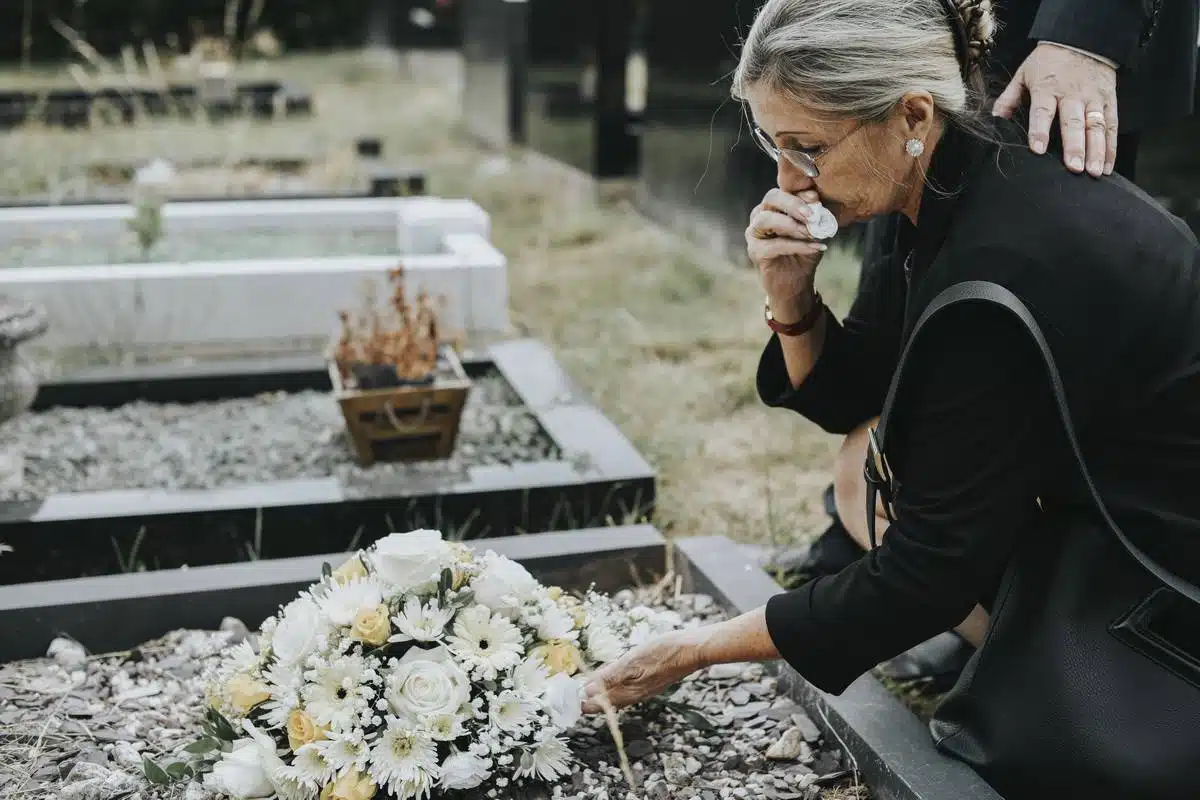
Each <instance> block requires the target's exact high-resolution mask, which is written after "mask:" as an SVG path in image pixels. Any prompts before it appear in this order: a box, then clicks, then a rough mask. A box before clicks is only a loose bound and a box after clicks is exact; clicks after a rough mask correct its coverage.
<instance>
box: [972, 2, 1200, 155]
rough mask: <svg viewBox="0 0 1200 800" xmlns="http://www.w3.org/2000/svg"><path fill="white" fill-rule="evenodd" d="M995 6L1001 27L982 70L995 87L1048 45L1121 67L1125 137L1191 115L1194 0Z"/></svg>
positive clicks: (1198, 9)
mask: <svg viewBox="0 0 1200 800" xmlns="http://www.w3.org/2000/svg"><path fill="white" fill-rule="evenodd" d="M993 6H994V8H995V9H996V14H997V17H998V18H999V20H1000V23H1001V27H1000V30H999V32H998V33H997V34H996V48H995V50H993V53H992V58H991V59H990V64H989V67H988V72H989V74H990V77H991V81H992V83H993V84H994V88H995V87H999V88H1000V89H1002V88H1003V86H1004V84H1005V83H1007V81H1008V79H1009V78H1010V77H1011V76H1012V74H1013V72H1015V71H1016V69H1017V67H1019V66H1020V65H1021V62H1022V61H1023V60H1024V59H1025V57H1026V56H1027V55H1029V53H1030V52H1031V51H1032V50H1033V47H1034V46H1035V45H1036V44H1037V42H1038V41H1052V42H1058V43H1059V44H1066V45H1071V46H1073V47H1079V48H1082V49H1084V50H1088V51H1089V52H1092V53H1096V54H1098V55H1101V56H1104V57H1105V58H1110V59H1112V60H1113V61H1115V62H1117V64H1118V65H1120V66H1121V70H1120V72H1119V73H1118V76H1117V108H1118V109H1119V114H1120V120H1121V131H1122V132H1123V133H1134V132H1137V131H1140V130H1142V129H1144V128H1149V127H1157V126H1161V125H1163V124H1164V123H1166V122H1169V121H1170V120H1172V119H1175V118H1177V117H1181V116H1186V115H1188V114H1190V113H1191V112H1192V110H1193V103H1194V96H1195V91H1196V57H1197V42H1196V36H1197V25H1198V22H1197V20H1198V17H1200V2H1198V0H998V2H995V3H993Z"/></svg>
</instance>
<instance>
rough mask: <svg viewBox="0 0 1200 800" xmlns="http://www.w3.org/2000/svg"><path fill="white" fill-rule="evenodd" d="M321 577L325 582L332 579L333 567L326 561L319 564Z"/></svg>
mask: <svg viewBox="0 0 1200 800" xmlns="http://www.w3.org/2000/svg"><path fill="white" fill-rule="evenodd" d="M321 577H322V578H325V579H327V580H328V579H330V578H332V577H333V567H332V566H331V565H330V563H329V562H328V561H326V562H325V563H323V564H321Z"/></svg>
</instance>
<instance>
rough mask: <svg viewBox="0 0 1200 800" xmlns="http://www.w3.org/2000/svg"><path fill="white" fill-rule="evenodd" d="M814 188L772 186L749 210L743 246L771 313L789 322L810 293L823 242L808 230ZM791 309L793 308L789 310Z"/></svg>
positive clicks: (782, 320) (824, 249) (816, 197)
mask: <svg viewBox="0 0 1200 800" xmlns="http://www.w3.org/2000/svg"><path fill="white" fill-rule="evenodd" d="M819 199H820V198H819V197H818V196H817V193H816V192H815V191H811V190H809V191H805V192H801V193H799V194H789V193H787V192H785V191H783V190H782V189H779V188H775V189H772V190H771V191H769V192H767V193H766V195H765V196H764V197H763V201H762V202H761V203H759V204H758V205H757V206H755V207H754V210H753V211H751V212H750V224H749V226H747V228H746V252H747V253H748V254H749V256H750V260H751V261H753V262H754V265H755V266H757V267H758V272H759V276H760V278H761V280H762V285H763V289H764V290H765V292H766V294H767V297H768V298H769V299H770V302H771V308H772V310H773V312H774V314H775V317H776V319H779V320H780V321H781V322H793V321H794V320H793V319H789V318H788V317H790V316H795V317H796V318H799V317H800V316H802V315H803V311H804V310H805V308H806V303H807V302H808V301H809V299H810V298H811V296H812V291H813V279H814V277H815V275H816V271H817V265H818V264H820V263H821V256H822V255H824V253H825V251H826V249H827V247H826V245H825V244H824V243H822V242H819V241H816V240H814V239H813V238H812V236H811V235H810V234H809V232H808V226H807V224H806V222H807V220H808V216H809V210H808V204H809V203H816V202H818V201H819ZM792 309H797V312H796V313H795V314H792V311H791V310H792Z"/></svg>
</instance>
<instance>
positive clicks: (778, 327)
mask: <svg viewBox="0 0 1200 800" xmlns="http://www.w3.org/2000/svg"><path fill="white" fill-rule="evenodd" d="M824 312H825V303H824V301H823V300H821V293H820V292H814V293H813V302H812V305H811V306H810V307H809V309H808V313H806V314H805V315H804V316H803V317H801V318H800V319H798V320H797V321H795V322H792V323H787V324H785V323H783V322H780V321H779V320H777V319H775V317H774V315H772V314H771V301H770V298H768V299H767V301H766V302H765V303H764V304H763V316H764V317H766V320H767V327H768V328H770V329H771V330H773V331H775V333H777V334H779V335H780V336H803V335H804V334H806V333H808V332H809V331H811V330H812V329H813V328H815V327H816V326H817V322H819V321H820V319H821V315H822V314H823V313H824Z"/></svg>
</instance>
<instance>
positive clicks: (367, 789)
mask: <svg viewBox="0 0 1200 800" xmlns="http://www.w3.org/2000/svg"><path fill="white" fill-rule="evenodd" d="M377 791H378V787H376V786H375V784H374V783H372V782H371V779H370V778H369V777H367V776H366V775H361V774H359V773H357V772H347V773H346V774H345V775H343V776H342V777H340V778H338V779H337V780H336V781H334V782H333V783H331V784H329V785H328V786H326V787H325V788H324V789H323V790H321V800H371V798H373V797H374V796H375V793H376V792H377Z"/></svg>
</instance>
